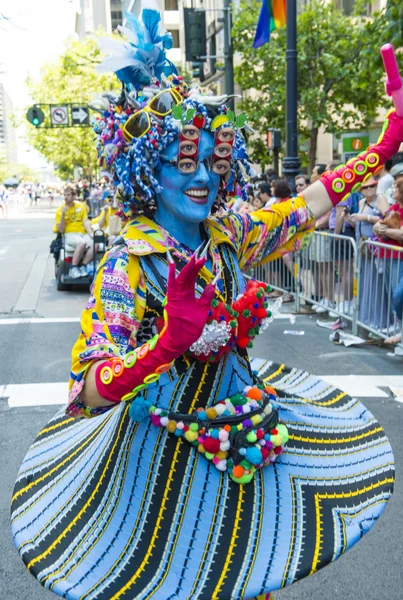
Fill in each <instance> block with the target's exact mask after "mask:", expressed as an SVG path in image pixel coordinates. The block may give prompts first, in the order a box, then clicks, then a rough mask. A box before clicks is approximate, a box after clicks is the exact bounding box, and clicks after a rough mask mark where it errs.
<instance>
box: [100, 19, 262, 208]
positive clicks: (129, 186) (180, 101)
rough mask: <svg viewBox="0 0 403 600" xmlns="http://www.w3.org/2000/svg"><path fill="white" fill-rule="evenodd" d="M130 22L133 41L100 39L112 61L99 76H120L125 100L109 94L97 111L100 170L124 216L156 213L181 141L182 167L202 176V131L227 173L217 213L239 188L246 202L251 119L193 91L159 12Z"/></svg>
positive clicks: (216, 165) (126, 32) (125, 29)
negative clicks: (172, 149) (161, 176)
mask: <svg viewBox="0 0 403 600" xmlns="http://www.w3.org/2000/svg"><path fill="white" fill-rule="evenodd" d="M125 16H126V23H127V26H119V27H118V29H119V31H120V33H121V35H122V36H124V37H125V38H126V39H127V41H124V42H119V41H116V40H110V39H108V38H101V49H102V50H103V51H104V52H107V53H109V54H110V55H109V56H108V57H107V58H106V59H105V60H104V61H103V62H102V63H101V64H100V65H98V67H97V70H98V71H110V70H112V71H114V72H115V73H116V75H117V77H118V79H119V80H120V81H121V83H122V92H121V94H120V95H119V97H114V96H113V95H111V94H103V95H102V96H98V97H97V98H96V100H95V101H94V102H93V103H92V104H91V107H92V108H93V109H95V110H96V111H97V112H98V113H100V116H98V117H97V118H96V119H95V122H94V130H95V132H96V134H97V151H98V158H99V165H100V167H101V169H103V170H105V169H106V170H108V171H110V172H111V173H112V175H113V178H114V183H115V185H116V186H117V187H118V190H119V192H120V193H119V195H120V200H121V203H122V208H123V212H124V214H125V215H126V216H135V215H136V214H138V213H139V212H147V211H148V210H152V208H153V207H154V206H155V198H156V195H157V194H158V193H159V192H160V191H161V189H160V187H159V185H158V181H157V179H156V178H155V172H156V170H158V169H159V167H160V166H161V155H162V154H163V152H164V150H165V149H166V148H167V147H168V146H169V145H170V144H171V143H172V142H173V141H174V140H176V139H178V138H179V140H180V141H181V143H180V148H181V150H180V156H178V164H179V166H181V164H182V163H180V161H181V160H182V161H185V166H186V164H188V165H190V166H191V165H192V164H193V165H194V168H197V167H196V165H197V162H196V161H197V131H198V132H199V135H200V134H201V131H202V130H207V131H209V132H211V133H212V134H214V136H215V140H216V146H215V151H216V150H217V148H218V149H219V155H217V156H216V155H215V156H214V157H213V164H212V167H213V169H214V170H215V171H216V172H219V169H221V171H222V176H221V177H220V186H219V191H218V197H217V199H216V201H215V203H214V206H213V211H214V210H216V209H217V208H219V207H221V206H223V205H225V199H226V195H227V193H228V192H233V191H234V190H235V189H236V186H239V187H240V190H241V194H242V195H243V196H246V185H247V181H248V176H249V175H250V174H252V169H251V167H250V165H249V157H248V154H247V151H246V145H245V139H244V136H243V135H242V133H241V129H242V128H244V127H245V126H246V121H247V116H246V115H245V114H243V113H241V114H238V115H237V116H236V115H235V113H234V112H233V111H232V110H230V109H229V108H228V107H227V106H226V105H225V102H226V101H227V100H228V96H227V95H223V96H214V95H211V94H204V93H202V91H201V89H200V88H191V89H189V88H188V86H187V84H186V83H185V81H184V79H183V78H182V77H181V76H180V75H178V73H177V70H176V68H175V66H174V65H173V64H172V63H171V62H170V61H169V60H168V58H167V57H166V52H165V51H166V50H167V49H169V48H171V47H172V36H171V34H170V33H168V32H167V31H165V30H163V29H162V27H161V17H160V14H159V12H158V11H156V10H153V9H149V8H145V9H143V11H142V13H141V18H137V17H135V16H134V15H133V14H129V13H126V15H125ZM167 100H168V102H167ZM192 128H193V132H194V134H195V135H194V136H193V137H194V138H196V143H195V141H194V140H193V139H192ZM223 130H225V132H224V133H220V132H222V131H223ZM188 133H189V135H187V134H188ZM217 144H218V145H217ZM189 154H190V156H188V155H189ZM221 156H222V157H223V158H222V159H221V158H220V157H221ZM186 159H188V161H189V162H188V163H186ZM192 161H193V162H192ZM214 161H216V162H214ZM225 161H227V163H228V164H227V165H225ZM224 170H225V173H224Z"/></svg>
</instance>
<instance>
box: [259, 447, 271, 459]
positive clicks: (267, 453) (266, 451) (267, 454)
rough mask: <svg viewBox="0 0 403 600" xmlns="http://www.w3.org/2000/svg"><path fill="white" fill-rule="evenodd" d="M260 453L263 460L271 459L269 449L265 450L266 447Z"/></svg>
mask: <svg viewBox="0 0 403 600" xmlns="http://www.w3.org/2000/svg"><path fill="white" fill-rule="evenodd" d="M260 452H261V453H262V458H263V460H266V458H268V457H269V454H270V452H269V451H268V449H267V448H265V447H263V448H260Z"/></svg>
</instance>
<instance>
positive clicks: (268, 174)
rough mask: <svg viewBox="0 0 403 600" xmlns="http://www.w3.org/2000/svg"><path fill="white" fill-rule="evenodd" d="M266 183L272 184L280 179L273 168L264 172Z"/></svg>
mask: <svg viewBox="0 0 403 600" xmlns="http://www.w3.org/2000/svg"><path fill="white" fill-rule="evenodd" d="M264 175H265V180H266V183H270V182H271V181H273V179H278V175H277V173H276V171H275V170H274V169H273V168H271V167H270V168H268V169H266V171H265V172H264Z"/></svg>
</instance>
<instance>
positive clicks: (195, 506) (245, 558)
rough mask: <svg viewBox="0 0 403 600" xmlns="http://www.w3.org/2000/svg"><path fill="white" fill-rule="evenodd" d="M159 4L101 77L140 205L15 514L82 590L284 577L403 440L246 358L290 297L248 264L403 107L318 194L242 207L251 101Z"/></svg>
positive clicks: (102, 278) (360, 495) (123, 591)
mask: <svg viewBox="0 0 403 600" xmlns="http://www.w3.org/2000/svg"><path fill="white" fill-rule="evenodd" d="M159 21H160V18H159V15H158V13H156V12H155V11H153V10H144V11H143V13H142V21H138V20H137V19H135V18H134V17H133V16H132V15H127V22H128V27H124V28H121V32H122V34H123V35H125V36H126V38H127V39H128V41H127V42H126V43H125V44H123V46H122V45H120V42H110V44H109V45H111V46H112V50H113V51H114V52H115V54H114V55H113V56H111V57H110V58H107V59H106V60H105V61H104V64H103V65H101V69H106V68H111V69H113V70H114V71H116V73H117V75H118V77H119V79H120V80H121V81H122V82H123V84H124V87H123V91H122V94H121V95H120V96H119V97H118V98H112V97H111V96H110V95H107V96H104V97H102V98H100V99H99V101H98V104H97V106H96V108H97V110H98V111H99V118H98V119H97V121H96V123H95V131H96V133H97V136H98V152H99V157H100V165H101V166H102V167H103V168H109V169H110V170H111V172H112V173H113V176H114V178H115V183H116V185H117V190H118V191H117V197H118V199H119V201H120V203H121V210H122V215H123V217H124V218H125V219H126V226H125V228H124V230H123V232H122V235H121V237H120V238H118V240H117V241H116V242H115V244H114V245H113V246H112V248H111V249H110V250H109V251H108V252H107V253H106V255H105V257H104V260H103V261H102V263H101V264H100V266H99V268H98V271H97V274H96V277H95V280H94V285H93V288H92V295H91V297H90V299H89V301H88V303H87V305H86V307H85V310H84V312H83V315H82V321H81V334H80V336H79V338H78V340H77V342H76V344H75V346H74V348H73V363H72V369H71V380H70V398H69V404H68V407H67V410H66V411H63V412H60V413H58V414H57V415H56V416H55V418H54V419H53V420H52V421H51V423H50V424H48V425H47V426H46V427H45V428H44V429H43V430H42V431H41V432H40V433H39V435H38V438H37V439H36V441H35V442H34V444H33V445H32V446H31V448H30V449H29V451H28V454H27V456H26V458H25V460H24V463H23V465H22V467H21V470H20V473H19V476H18V480H17V483H16V486H15V490H14V494H13V500H12V516H11V518H12V528H13V536H14V541H15V544H16V546H17V548H18V551H19V553H20V555H21V557H22V559H23V561H24V562H25V564H26V565H27V567H28V569H29V571H30V572H31V573H32V574H33V575H34V576H35V577H36V578H37V579H38V581H39V582H40V583H41V584H42V585H43V586H45V587H46V588H48V589H50V590H52V591H53V592H54V593H55V594H57V595H59V596H61V597H64V598H69V599H74V600H75V599H77V600H78V599H81V600H83V599H86V600H90V599H95V598H96V599H99V600H107V599H108V600H110V599H124V600H133V599H134V598H139V599H140V598H141V599H145V598H153V599H154V598H155V599H156V600H166V599H178V600H212V599H214V600H217V599H220V600H233V599H234V598H237V599H242V598H252V597H256V596H259V597H261V598H269V597H270V593H271V591H273V590H276V589H278V588H281V587H284V586H286V585H289V584H290V583H292V582H294V581H296V580H298V579H301V578H303V577H305V576H307V575H309V574H311V573H314V572H315V571H316V570H318V569H320V568H321V567H323V566H325V565H326V564H328V563H329V562H331V561H332V560H335V559H336V558H337V557H339V556H340V555H341V554H342V553H343V552H344V551H345V550H346V549H347V548H349V547H350V546H352V545H353V544H354V543H355V542H356V541H358V540H359V539H360V538H361V537H362V535H363V533H365V532H366V531H367V530H368V529H369V528H370V527H371V526H372V524H373V523H375V521H376V520H377V518H378V517H379V515H380V514H381V513H382V511H383V510H384V508H385V504H386V501H387V500H388V499H389V497H390V495H391V493H392V487H393V455H392V451H391V448H390V445H389V442H388V440H387V438H386V437H385V434H384V433H383V431H382V429H381V428H380V427H379V425H378V424H377V423H376V421H375V419H374V417H373V416H372V415H371V414H370V413H369V411H367V410H366V409H365V407H363V405H362V404H361V403H360V402H358V401H357V400H354V399H352V398H350V397H348V396H347V395H346V394H343V393H340V392H339V391H338V390H335V389H334V388H331V387H329V386H328V385H327V384H325V383H324V382H322V381H320V380H318V379H317V378H316V377H314V376H312V375H309V374H308V373H304V372H302V371H301V370H299V369H292V370H289V369H287V368H286V367H285V366H284V365H281V366H279V365H274V364H272V363H270V362H268V361H259V360H257V361H254V362H253V361H252V362H251V361H250V360H249V357H248V348H250V347H251V345H252V343H253V339H254V337H255V336H256V335H258V334H259V333H261V332H262V331H263V330H264V329H265V328H266V327H267V326H268V324H269V323H270V321H271V320H272V318H273V314H272V313H273V307H271V306H270V305H269V302H268V299H267V292H268V286H267V283H266V282H258V281H255V280H251V279H248V280H246V279H245V276H244V273H245V271H247V270H248V269H249V268H251V267H255V266H257V265H259V264H262V263H264V262H266V261H268V260H273V259H274V258H277V257H278V256H281V254H283V253H285V252H290V251H294V250H297V249H299V248H301V247H302V246H303V245H304V244H305V243H307V241H309V236H310V233H311V232H312V230H313V228H314V222H315V218H317V217H319V216H320V215H322V214H324V213H325V212H327V211H328V210H329V207H331V205H332V203H334V204H337V203H338V202H339V201H340V197H339V194H341V193H343V190H344V189H345V187H346V186H347V187H348V186H349V185H353V181H355V183H354V185H356V184H357V182H359V181H360V180H363V179H365V177H367V176H368V173H369V172H370V171H371V170H372V171H373V170H374V169H375V167H376V164H375V163H376V162H377V161H378V162H377V164H378V163H379V162H380V161H381V160H383V159H384V157H385V156H386V155H387V154H388V152H389V153H393V151H395V146H396V145H399V144H400V141H401V140H402V139H403V127H402V123H401V119H398V118H396V117H395V115H393V114H391V115H389V117H388V119H389V121H388V129H387V130H386V132H385V134H384V137H383V139H382V141H381V142H380V143H379V144H378V145H376V146H373V147H372V148H371V149H369V151H368V152H367V153H366V154H363V155H362V156H361V157H358V159H357V160H358V162H357V164H356V163H355V162H354V164H353V165H352V167H350V166H349V165H347V166H346V167H344V168H343V169H340V170H339V171H337V172H336V175H334V173H331V174H330V175H329V174H327V175H325V176H324V179H322V181H321V182H317V183H315V184H314V185H312V186H311V187H310V188H308V190H306V192H305V196H304V197H302V196H299V197H297V198H293V199H291V200H289V201H287V202H283V203H281V204H277V205H273V206H271V207H270V208H268V209H267V210H259V211H257V212H255V213H252V214H243V215H239V214H234V213H232V212H231V211H230V210H228V209H227V206H228V205H227V201H228V198H229V195H230V194H233V191H234V190H235V189H236V188H237V186H238V187H239V188H240V189H241V190H242V193H245V194H246V187H247V183H248V177H249V176H250V175H251V173H252V171H251V168H250V166H249V163H248V155H247V151H246V146H245V131H246V130H247V117H246V116H245V115H244V114H242V113H240V114H235V113H234V112H233V111H231V110H229V109H228V108H227V106H226V105H225V102H226V100H227V98H226V97H215V96H211V95H203V94H202V92H201V91H200V90H199V89H192V90H189V89H188V88H187V86H186V84H185V83H184V81H183V80H182V78H181V77H179V76H178V75H177V74H176V73H175V72H174V69H173V66H172V65H170V64H169V63H168V61H167V60H166V58H165V49H166V48H168V47H169V46H170V43H171V39H170V36H169V34H167V33H166V32H163V31H161V29H160V26H159V25H160V23H159ZM374 157H375V159H374ZM354 160H355V159H354ZM353 167H354V168H353ZM326 177H328V178H334V177H335V179H331V181H330V179H326ZM343 177H344V179H343ZM352 178H353V179H352ZM329 181H330V183H329ZM340 181H341V183H340ZM343 182H344V183H343ZM342 184H343V185H342ZM343 186H344V188H343ZM342 188H343V189H342ZM218 215H220V216H218ZM89 417H90V418H89Z"/></svg>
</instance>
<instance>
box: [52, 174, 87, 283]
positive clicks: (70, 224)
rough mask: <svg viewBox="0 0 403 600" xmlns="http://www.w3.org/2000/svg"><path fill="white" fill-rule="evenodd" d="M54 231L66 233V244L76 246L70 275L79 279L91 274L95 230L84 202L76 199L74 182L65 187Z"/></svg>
mask: <svg viewBox="0 0 403 600" xmlns="http://www.w3.org/2000/svg"><path fill="white" fill-rule="evenodd" d="M53 231H54V232H55V233H58V232H59V233H62V234H64V239H65V244H66V246H70V247H72V248H74V254H73V259H72V267H71V269H70V277H72V278H73V279H77V278H78V277H85V276H86V275H87V274H91V266H92V265H90V263H91V261H92V259H93V258H94V246H93V242H92V237H93V231H92V229H91V224H90V222H89V220H88V219H87V213H86V211H85V208H84V205H83V203H82V202H79V201H78V200H76V188H75V186H74V185H72V184H67V185H66V187H65V188H64V205H62V206H60V207H59V208H58V209H57V211H56V221H55V225H54V227H53ZM81 260H82V266H81V267H80V266H79V265H80V262H81Z"/></svg>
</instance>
